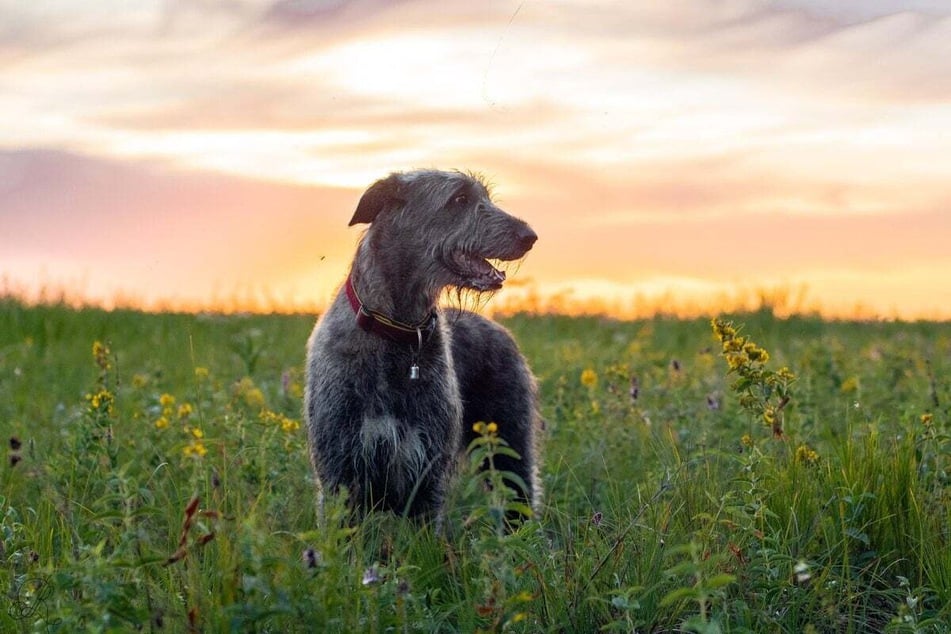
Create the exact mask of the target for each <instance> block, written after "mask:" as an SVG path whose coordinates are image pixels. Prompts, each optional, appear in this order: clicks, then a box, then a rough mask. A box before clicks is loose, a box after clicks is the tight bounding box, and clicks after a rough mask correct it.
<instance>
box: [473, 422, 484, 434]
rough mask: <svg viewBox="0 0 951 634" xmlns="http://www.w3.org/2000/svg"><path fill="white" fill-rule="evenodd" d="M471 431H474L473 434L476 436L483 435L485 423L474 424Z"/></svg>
mask: <svg viewBox="0 0 951 634" xmlns="http://www.w3.org/2000/svg"><path fill="white" fill-rule="evenodd" d="M472 431H474V432H475V433H477V434H484V433H485V423H483V422H482V421H479V422H478V423H476V424H474V425H473V426H472Z"/></svg>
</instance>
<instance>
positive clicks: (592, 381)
mask: <svg viewBox="0 0 951 634" xmlns="http://www.w3.org/2000/svg"><path fill="white" fill-rule="evenodd" d="M597 384H598V373H597V372H595V371H594V370H592V369H591V368H586V369H585V370H584V372H582V373H581V385H583V386H585V387H587V388H593V387H594V386H595V385H597Z"/></svg>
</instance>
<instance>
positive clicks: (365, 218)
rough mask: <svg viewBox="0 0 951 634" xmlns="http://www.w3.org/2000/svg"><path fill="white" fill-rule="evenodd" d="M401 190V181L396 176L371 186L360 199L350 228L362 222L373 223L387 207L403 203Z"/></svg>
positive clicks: (388, 177) (393, 175) (390, 176)
mask: <svg viewBox="0 0 951 634" xmlns="http://www.w3.org/2000/svg"><path fill="white" fill-rule="evenodd" d="M400 189H401V188H400V179H399V176H398V175H396V174H390V175H389V176H387V177H386V178H383V179H380V180H378V181H377V182H375V183H373V184H372V185H370V188H369V189H367V190H366V191H365V192H363V196H361V197H360V202H359V203H357V210H356V211H355V212H354V213H353V218H351V219H350V225H349V226H351V227H352V226H353V225H355V224H358V223H361V222H373V221H374V220H376V217H377V215H379V213H380V212H381V211H383V210H384V209H385V208H386V207H387V205H390V204H392V203H399V202H402V197H401V196H400Z"/></svg>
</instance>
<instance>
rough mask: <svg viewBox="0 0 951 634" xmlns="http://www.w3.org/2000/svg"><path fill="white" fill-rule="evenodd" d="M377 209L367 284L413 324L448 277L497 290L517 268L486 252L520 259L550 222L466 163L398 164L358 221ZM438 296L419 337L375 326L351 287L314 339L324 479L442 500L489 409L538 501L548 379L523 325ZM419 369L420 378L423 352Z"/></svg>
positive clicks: (385, 503)
mask: <svg viewBox="0 0 951 634" xmlns="http://www.w3.org/2000/svg"><path fill="white" fill-rule="evenodd" d="M356 223H370V227H369V229H367V231H366V234H365V235H364V236H363V239H362V240H361V241H360V244H359V246H358V248H357V253H356V256H355V258H354V260H353V264H352V265H351V279H352V280H353V285H354V288H355V290H356V292H357V295H358V296H359V297H360V299H361V300H362V301H363V303H364V305H365V306H366V307H367V308H369V309H372V310H373V311H376V312H379V313H382V314H384V315H386V316H387V317H390V318H392V319H395V320H398V321H400V322H403V323H406V324H417V323H420V322H422V321H424V320H425V319H426V316H427V315H429V314H430V313H431V312H432V311H433V310H434V308H435V307H436V302H437V299H438V297H439V295H440V293H441V292H442V291H443V289H445V288H447V287H452V288H458V289H460V290H472V291H476V292H485V291H492V290H496V289H498V288H499V287H501V284H502V280H503V279H504V275H502V274H500V273H499V272H498V271H497V270H495V268H494V267H492V266H491V265H490V264H489V263H488V262H486V261H485V260H486V259H498V260H503V261H509V260H516V259H519V258H521V257H522V256H524V255H525V253H526V252H527V251H528V250H529V249H530V248H531V247H532V245H533V244H534V242H535V240H536V238H537V236H536V235H535V233H534V231H532V229H531V228H530V227H529V226H528V225H527V224H526V223H525V222H523V221H521V220H519V219H517V218H514V217H512V216H510V215H508V214H507V213H505V212H504V211H502V210H501V209H499V208H498V207H497V206H496V205H495V204H493V203H492V201H491V199H490V196H489V192H488V189H487V188H486V186H485V185H484V183H483V182H481V180H479V179H478V178H476V177H474V176H471V175H467V174H462V173H459V172H439V171H429V170H427V171H416V172H409V173H396V174H392V175H390V176H389V177H388V178H385V179H383V180H380V181H377V182H376V183H375V184H374V185H373V186H371V187H370V188H369V189H368V190H367V191H366V192H365V193H364V194H363V197H362V198H361V199H360V203H359V204H358V206H357V210H356V212H355V213H354V216H353V219H352V220H351V222H350V224H351V225H352V224H356ZM435 310H436V327H435V330H434V331H433V333H432V335H431V336H430V337H429V339H428V340H427V341H426V342H425V344H424V345H423V347H422V349H421V350H419V352H418V355H416V356H415V357H414V353H415V350H414V348H415V347H414V346H413V345H409V344H406V343H400V342H396V341H393V340H391V339H388V338H387V337H384V336H381V335H380V334H377V333H373V332H367V331H365V330H363V329H361V328H360V327H359V326H358V324H357V321H356V317H355V314H354V311H353V309H352V307H351V305H350V303H349V300H348V298H347V295H346V293H345V291H344V290H343V289H341V290H340V292H339V293H338V294H337V297H336V298H335V299H334V301H333V303H332V304H331V306H330V307H329V309H328V310H327V312H326V313H325V314H324V315H323V317H322V318H321V319H320V320H319V321H318V323H317V326H316V327H315V328H314V331H313V333H312V334H311V337H310V340H309V342H308V349H307V387H306V394H305V407H306V411H305V418H306V421H307V429H308V437H309V440H310V451H311V458H312V461H313V466H314V469H315V473H316V475H317V477H318V480H319V483H320V485H321V488H322V490H323V491H327V492H336V491H339V490H340V488H341V487H346V489H347V490H348V491H349V495H350V503H351V505H352V506H353V507H355V508H356V509H358V510H361V511H365V510H371V509H385V510H391V511H395V512H397V513H403V514H406V515H410V516H417V515H432V514H437V513H438V512H439V510H440V508H441V506H442V503H443V499H444V497H445V494H446V490H447V486H448V483H449V480H450V477H451V475H452V473H453V471H454V466H455V464H456V462H457V460H458V458H459V456H460V455H461V454H462V452H463V451H464V450H465V448H466V446H467V445H468V443H469V441H471V440H472V438H473V431H472V425H473V424H474V423H475V422H478V421H483V422H495V423H496V424H497V425H498V427H499V435H500V436H501V437H502V438H503V439H505V440H506V441H507V442H508V443H509V445H510V446H511V447H512V448H514V449H515V450H516V451H517V452H518V453H519V454H520V455H521V460H514V459H511V458H507V457H498V458H497V460H496V467H497V468H498V469H502V470H508V471H512V472H514V473H516V474H518V475H519V476H520V477H521V478H522V480H524V481H525V483H526V484H527V487H528V490H527V491H524V492H522V493H523V498H524V499H525V500H526V501H528V502H529V503H531V504H532V505H533V506H535V507H537V505H538V503H539V500H540V496H541V488H540V484H539V478H538V468H537V465H538V455H537V451H538V450H537V447H536V428H537V426H538V425H539V421H540V419H539V415H538V410H537V402H536V401H537V399H536V387H535V380H534V377H533V376H532V374H531V372H530V371H529V369H528V365H527V363H526V362H525V359H524V357H523V356H522V355H521V353H520V352H519V350H518V348H517V346H516V344H515V342H514V340H513V339H512V337H511V335H510V334H509V333H508V332H507V331H506V330H505V329H504V328H502V327H501V326H499V325H498V324H495V323H493V322H491V321H489V320H488V319H486V318H484V317H482V316H480V315H477V314H475V313H472V312H469V311H466V310H462V309H445V310H444V309H439V308H435ZM414 359H415V362H416V363H417V364H418V367H419V378H418V379H416V380H412V379H410V366H411V365H412V364H413V363H414Z"/></svg>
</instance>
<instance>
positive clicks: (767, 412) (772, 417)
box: [763, 405, 776, 425]
mask: <svg viewBox="0 0 951 634" xmlns="http://www.w3.org/2000/svg"><path fill="white" fill-rule="evenodd" d="M763 420H764V421H766V423H768V424H770V425H772V424H773V423H775V422H776V408H775V407H773V406H772V405H767V406H766V407H765V408H764V409H763Z"/></svg>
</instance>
